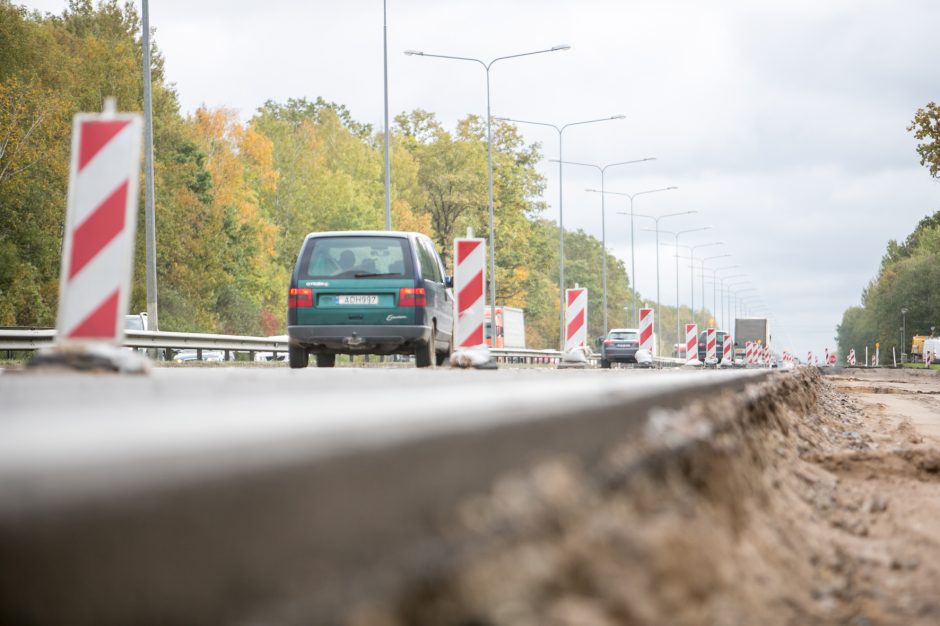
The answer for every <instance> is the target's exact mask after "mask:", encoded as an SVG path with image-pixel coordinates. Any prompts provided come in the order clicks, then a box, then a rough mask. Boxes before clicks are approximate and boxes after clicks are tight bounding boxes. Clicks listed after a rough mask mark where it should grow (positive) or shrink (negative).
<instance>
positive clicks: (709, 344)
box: [705, 328, 718, 363]
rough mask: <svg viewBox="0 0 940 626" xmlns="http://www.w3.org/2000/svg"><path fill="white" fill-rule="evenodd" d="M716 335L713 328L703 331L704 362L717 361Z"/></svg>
mask: <svg viewBox="0 0 940 626" xmlns="http://www.w3.org/2000/svg"><path fill="white" fill-rule="evenodd" d="M717 348H718V335H717V334H716V333H715V329H714V328H709V329H707V330H706V331H705V362H706V363H714V362H716V361H718V351H717Z"/></svg>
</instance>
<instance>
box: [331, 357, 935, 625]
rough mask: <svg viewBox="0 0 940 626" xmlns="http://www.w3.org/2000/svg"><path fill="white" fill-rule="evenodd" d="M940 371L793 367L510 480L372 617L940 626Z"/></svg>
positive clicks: (355, 613)
mask: <svg viewBox="0 0 940 626" xmlns="http://www.w3.org/2000/svg"><path fill="white" fill-rule="evenodd" d="M938 400H940V377H938V376H937V375H936V373H932V372H920V371H911V370H905V371H885V370H879V371H865V370H851V371H849V370H845V371H843V372H836V373H832V374H830V375H827V376H821V375H820V374H819V373H818V372H817V371H816V370H815V369H809V368H801V369H800V370H798V371H795V372H791V373H782V374H780V375H778V376H776V377H775V378H774V379H773V380H772V381H770V382H767V383H763V384H762V385H757V386H755V387H754V388H753V389H751V390H750V391H748V392H746V393H737V394H726V395H724V396H723V397H720V398H716V399H711V400H709V401H707V402H700V403H698V404H696V405H693V406H691V407H688V408H687V409H684V410H683V411H680V412H666V411H662V412H659V413H654V414H652V415H651V416H650V419H649V425H648V427H647V429H646V431H645V432H644V434H643V436H642V437H640V438H637V439H633V440H631V441H624V442H620V443H619V444H612V445H611V448H610V450H609V452H608V454H607V455H606V456H605V458H603V459H601V460H599V462H598V463H597V464H596V465H586V464H583V463H577V462H575V461H574V460H572V459H566V458H556V459H551V460H549V461H546V462H543V463H541V464H539V465H538V466H536V467H534V468H532V469H531V470H530V471H528V472H525V473H520V474H518V475H513V476H506V477H504V478H503V479H502V480H500V481H499V482H498V483H497V484H495V485H494V486H493V488H492V490H491V492H490V493H486V494H480V495H479V496H478V497H476V498H472V499H470V500H468V501H467V502H465V503H464V504H463V505H462V506H461V507H460V509H459V510H458V511H457V512H455V514H454V515H453V516H452V518H451V519H449V520H448V521H447V522H446V523H444V524H443V526H442V532H445V533H449V534H450V535H451V536H453V537H455V541H454V545H455V546H456V547H455V550H454V557H453V559H452V560H451V561H450V562H449V564H448V565H447V566H446V567H443V568H441V569H440V570H438V571H434V572H428V575H427V576H426V577H425V578H424V579H423V580H422V581H420V582H419V583H417V584H411V585H409V586H408V587H407V588H406V589H405V590H404V591H403V592H402V593H400V594H399V595H397V596H396V597H394V598H392V599H390V600H389V599H385V600H377V601H376V602H373V603H367V604H364V605H363V606H359V607H356V608H354V609H353V610H351V612H350V615H349V617H348V620H347V622H346V623H348V624H351V625H353V626H400V625H401V626H403V625H404V624H414V625H431V624H435V625H454V626H458V625H461V626H465V625H469V624H473V625H476V626H501V625H513V626H517V625H518V626H530V625H531V626H614V625H633V624H674V625H680V626H681V625H699V624H709V625H712V624H718V625H723V624H727V625H733V624H771V625H775V624H787V625H790V624H793V625H796V624H799V625H807V624H810V625H811V624H851V625H855V626H866V625H879V626H880V625H899V626H900V625H902V624H903V625H919V624H923V625H927V624H937V623H940V419H938V417H940V412H938V411H937V410H936V409H937V408H938Z"/></svg>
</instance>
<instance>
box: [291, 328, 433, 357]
mask: <svg viewBox="0 0 940 626" xmlns="http://www.w3.org/2000/svg"><path fill="white" fill-rule="evenodd" d="M287 338H288V343H289V344H290V345H291V346H294V347H295V348H307V349H308V350H310V351H311V352H313V353H317V352H332V353H337V354H365V353H368V354H397V353H411V352H413V351H414V349H415V348H416V347H418V346H422V345H426V344H427V342H428V341H430V340H431V327H430V326H393V325H388V326H370V325H351V326H306V325H304V326H288V327H287Z"/></svg>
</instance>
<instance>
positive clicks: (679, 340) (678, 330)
mask: <svg viewBox="0 0 940 626" xmlns="http://www.w3.org/2000/svg"><path fill="white" fill-rule="evenodd" d="M711 228H712V227H711V226H703V227H701V228H690V229H688V230H680V231H676V232H672V231H668V230H664V231H663V232H664V233H666V234H669V235H673V236H675V238H676V242H675V251H676V344H681V343H682V340H683V337H682V327H681V325H680V323H679V236H680V235H685V234H687V233H697V232H700V231H703V230H711ZM693 315H694V311H693Z"/></svg>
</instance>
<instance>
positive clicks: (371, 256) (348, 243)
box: [299, 237, 414, 278]
mask: <svg viewBox="0 0 940 626" xmlns="http://www.w3.org/2000/svg"><path fill="white" fill-rule="evenodd" d="M408 250H409V244H408V240H407V239H402V238H399V237H322V238H314V239H310V240H308V241H307V246H306V248H305V249H304V253H303V256H302V257H301V259H300V266H301V267H300V276H299V278H412V277H413V276H414V267H413V266H412V262H411V255H410V254H409V253H408Z"/></svg>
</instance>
